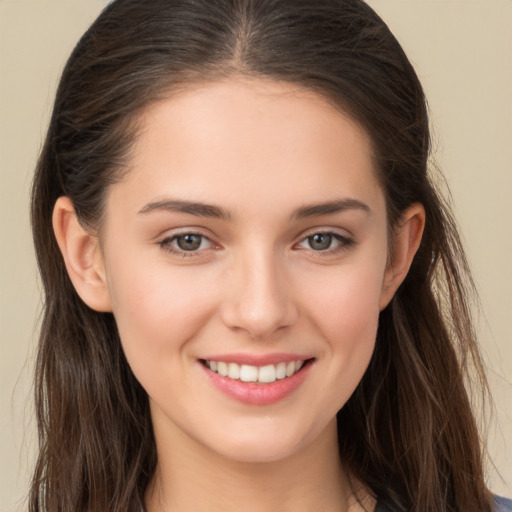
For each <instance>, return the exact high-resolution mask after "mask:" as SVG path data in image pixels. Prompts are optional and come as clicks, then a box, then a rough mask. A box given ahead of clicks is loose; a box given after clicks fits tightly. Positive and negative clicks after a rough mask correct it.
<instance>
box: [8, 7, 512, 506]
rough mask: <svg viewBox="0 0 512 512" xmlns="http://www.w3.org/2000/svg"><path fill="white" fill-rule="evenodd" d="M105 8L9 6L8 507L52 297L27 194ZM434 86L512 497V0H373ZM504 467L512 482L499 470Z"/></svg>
mask: <svg viewBox="0 0 512 512" xmlns="http://www.w3.org/2000/svg"><path fill="white" fill-rule="evenodd" d="M105 3H106V2H105V1H98V0H0V511H1V512H12V511H15V510H26V503H25V502H24V499H25V495H26V490H27V487H28V479H29V474H30V471H31V468H32V464H33V460H34V453H35V446H36V436H35V428H34V427H35V426H34V419H33V411H32V403H31V398H32V397H31V389H30V386H31V380H32V374H33V360H34V349H35V343H36V338H37V316H38V313H39V312H40V299H39V297H40V291H39V288H38V279H37V270H36V264H35V260H34V253H33V249H32V242H31V234H30V226H29V218H28V193H29V188H30V182H31V178H32V172H33V168H34V165H35V162H36V158H37V155H38V151H39V149H40V146H41V139H42V136H43V133H44V131H45V129H46V126H47V122H48V116H49V112H50V108H51V104H52V101H53V96H54V91H55V87H56V84H57V80H58V77H59V74H60V72H61V70H62V67H63V65H64V62H65V59H66V58H67V56H68V55H69V53H70V51H71V50H72V48H73V46H74V44H75V43H76V41H77V40H78V38H79V36H80V35H81V33H82V32H83V31H84V30H85V29H86V28H87V26H88V25H89V24H90V23H91V22H92V20H93V19H94V18H95V16H96V15H97V14H98V13H99V11H100V9H101V8H102V7H103V6H104V5H105ZM370 4H371V5H372V6H373V7H374V8H375V9H376V10H377V11H378V12H379V13H380V14H381V15H382V17H383V18H384V19H385V20H386V21H387V22H388V24H389V25H390V27H391V29H392V30H393V31H394V32H395V34H396V36H397V37H398V39H399V40H400V42H401V43H402V44H403V46H404V48H405V50H406V52H407V54H408V55H409V57H410V59H411V60H412V62H413V64H414V65H415V67H416V69H417V72H418V74H419V75H420V78H421V79H422V81H423V84H424V87H425V89H426V93H427V96H428V98H429V103H430V108H431V111H432V123H433V127H434V136H435V147H436V158H437V161H438V162H439V163H440V164H441V166H442V168H443V169H444V172H445V174H446V177H447V179H448V183H449V185H450V188H451V190H452V194H453V199H454V203H455V211H456V215H457V218H458V221H459V223H460V225H461V227H462V232H463V235H464V239H465V243H466V246H467V249H468V255H469V259H470V263H471V265H472V267H473V270H474V274H475V278H476V282H477V285H478V287H479V290H480V293H481V299H482V305H483V311H484V314H483V315H481V316H480V319H479V332H480V337H481V343H482V348H483V352H484V355H485V358H486V362H487V364H488V367H489V376H490V380H491V385H492V389H493V394H494V399H495V402H496V410H497V414H496V417H495V421H494V423H493V424H492V426H491V428H490V429H489V433H488V441H489V452H490V454H491V456H492V458H493V460H494V461H495V465H496V469H492V468H490V471H489V482H490V485H491V488H492V489H494V490H495V491H497V492H500V493H501V494H506V495H508V496H512V468H511V466H512V464H511V462H512V453H511V452H512V442H509V441H510V440H512V327H511V322H510V319H511V317H512V264H511V263H512V262H511V260H512V214H511V210H510V208H511V206H510V203H511V199H512V193H511V190H512V100H511V95H512V1H511V0H484V1H479V0H457V1H455V0H454V1H451V0H402V1H397V0H371V1H370ZM498 471H499V472H500V473H501V475H502V478H500V477H499V476H498Z"/></svg>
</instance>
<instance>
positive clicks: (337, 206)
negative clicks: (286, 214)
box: [292, 198, 371, 219]
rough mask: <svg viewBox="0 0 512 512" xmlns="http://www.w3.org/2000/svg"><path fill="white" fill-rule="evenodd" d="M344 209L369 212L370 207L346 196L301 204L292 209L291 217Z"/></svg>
mask: <svg viewBox="0 0 512 512" xmlns="http://www.w3.org/2000/svg"><path fill="white" fill-rule="evenodd" d="M346 210H362V211H363V212H366V213H371V209H370V207H369V206H368V205H367V204H365V203H363V202H361V201H359V200H358V199H349V198H347V199H335V200H333V201H327V202H325V203H315V204H310V205H306V206H301V207H300V208H297V209H296V210H294V211H293V213H292V218H296V219H304V218H309V217H320V216H322V215H332V214H334V213H340V212H344V211H346Z"/></svg>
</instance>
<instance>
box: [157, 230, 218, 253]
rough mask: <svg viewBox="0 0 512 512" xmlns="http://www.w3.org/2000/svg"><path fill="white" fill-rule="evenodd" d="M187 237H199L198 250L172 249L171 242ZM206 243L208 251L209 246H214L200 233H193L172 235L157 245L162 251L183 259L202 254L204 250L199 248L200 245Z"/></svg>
mask: <svg viewBox="0 0 512 512" xmlns="http://www.w3.org/2000/svg"><path fill="white" fill-rule="evenodd" d="M187 236H196V237H199V238H200V239H201V242H200V246H199V248H198V249H196V250H189V251H187V250H186V249H180V248H179V247H174V246H173V245H172V244H173V242H175V241H177V240H178V239H180V238H184V237H187ZM205 241H207V242H208V243H209V244H210V246H209V247H207V248H208V249H209V248H210V247H211V246H214V245H215V244H214V243H213V242H212V241H211V240H210V239H209V238H208V237H207V236H205V235H202V234H201V233H194V232H191V231H190V232H188V231H187V232H184V233H178V234H176V235H172V236H168V237H166V238H164V239H163V240H162V241H160V242H158V245H159V246H160V247H161V248H162V249H163V250H164V251H167V252H170V253H172V254H175V255H177V256H181V257H183V258H189V257H194V256H195V257H197V256H198V253H200V252H202V251H204V250H205V248H204V247H203V248H201V245H203V242H205Z"/></svg>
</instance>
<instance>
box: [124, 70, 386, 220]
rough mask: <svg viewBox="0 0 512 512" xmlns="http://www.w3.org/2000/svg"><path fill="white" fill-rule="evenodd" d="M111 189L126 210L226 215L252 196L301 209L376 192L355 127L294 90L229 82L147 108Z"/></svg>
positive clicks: (366, 148)
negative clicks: (133, 205) (147, 207)
mask: <svg viewBox="0 0 512 512" xmlns="http://www.w3.org/2000/svg"><path fill="white" fill-rule="evenodd" d="M116 188H120V189H124V193H125V195H127V194H128V195H129V194H131V195H132V197H131V202H139V203H140V201H143V200H146V201H150V200H153V201H154V200H157V199H158V198H159V196H162V195H171V196H178V197H182V196H184V198H185V199H190V196H193V197H192V199H194V200H199V201H205V202H214V203H217V202H219V201H220V202H222V205H223V207H226V208H229V209H230V210H231V209H232V208H234V209H235V210H236V209H237V208H239V207H241V206H243V207H244V208H246V209H247V208H249V207H250V206H251V205H252V204H253V203H254V202H255V201H254V199H255V198H258V199H259V203H260V204H259V208H263V207H264V206H265V205H267V206H270V205H271V204H272V203H273V204H274V206H277V205H281V206H282V207H283V208H284V207H285V201H284V196H285V195H286V196H291V197H293V198H295V200H296V202H302V203H309V202H320V201H323V200H326V199H327V200H328V199H330V198H333V197H344V196H352V195H354V194H356V195H359V196H364V197H360V199H362V200H366V201H372V200H374V199H375V197H374V196H376V195H380V194H381V192H380V187H379V185H378V182H377V179H376V177H375V172H374V167H373V159H372V151H371V142H370V139H369V137H368V135H367V133H366V132H365V131H364V130H363V129H362V128H361V126H360V125H359V124H358V123H357V122H356V121H354V120H353V119H352V118H350V117H349V116H348V115H346V114H344V113H343V112H341V111H340V110H339V109H337V108H335V107H334V106H333V104H332V103H330V102H329V101H327V100H326V99H325V98H323V97H322V96H320V95H318V94H315V93H313V92H311V91H309V90H306V89H304V88H301V87H299V86H296V85H291V84H288V83H279V82H275V81H270V80H268V81H267V80H254V79H251V80H249V79H238V78H237V79H228V80H223V81H218V82H213V83H207V84H197V85H192V86H191V87H190V88H188V89H186V90H181V91H180V92H179V93H177V94H171V95H169V97H167V98H166V99H163V100H161V101H159V102H157V103H155V104H153V105H151V106H150V107H149V108H147V109H146V110H145V111H144V112H143V113H142V114H141V116H140V118H139V132H138V136H137V138H136V141H135V144H134V146H133V148H132V151H131V157H130V160H129V172H128V173H127V175H126V177H125V179H124V180H123V181H122V182H121V183H120V184H118V185H116V186H115V187H114V189H116ZM327 196H330V197H327ZM139 200H140V201H139ZM290 208H296V205H295V206H293V205H291V204H290Z"/></svg>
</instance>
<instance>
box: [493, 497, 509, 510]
mask: <svg viewBox="0 0 512 512" xmlns="http://www.w3.org/2000/svg"><path fill="white" fill-rule="evenodd" d="M494 512H512V500H509V499H508V498H502V497H501V496H494Z"/></svg>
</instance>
